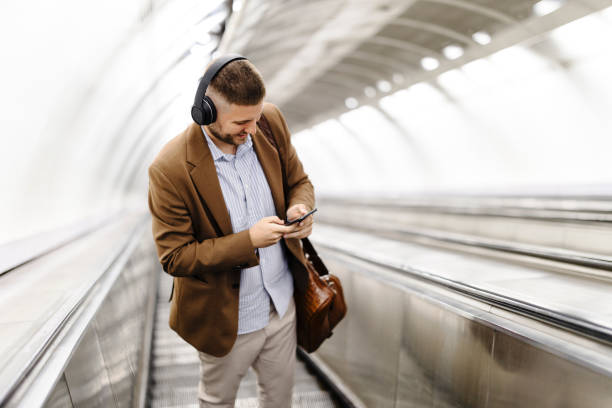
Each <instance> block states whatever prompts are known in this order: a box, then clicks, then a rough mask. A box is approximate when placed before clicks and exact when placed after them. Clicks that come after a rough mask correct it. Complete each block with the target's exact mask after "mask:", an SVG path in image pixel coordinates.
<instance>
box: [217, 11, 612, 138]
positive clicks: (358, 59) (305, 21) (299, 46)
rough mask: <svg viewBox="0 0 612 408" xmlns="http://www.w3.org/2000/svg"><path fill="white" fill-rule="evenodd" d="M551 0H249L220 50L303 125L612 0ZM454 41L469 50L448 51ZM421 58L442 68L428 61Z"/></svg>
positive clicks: (294, 124) (296, 127)
mask: <svg viewBox="0 0 612 408" xmlns="http://www.w3.org/2000/svg"><path fill="white" fill-rule="evenodd" d="M551 1H552V3H551V6H550V7H552V8H551V10H555V8H558V10H555V13H554V14H548V13H546V12H547V10H544V12H540V13H539V12H538V10H537V6H536V7H534V6H535V5H536V3H538V0H513V1H497V0H413V1H404V0H379V1H366V0H319V1H309V2H303V1H299V0H296V1H264V0H245V1H244V3H243V5H242V8H241V10H240V11H239V12H238V13H236V14H234V15H233V16H232V18H231V20H230V22H229V25H228V29H227V31H226V34H225V35H224V37H223V38H222V40H221V45H220V51H221V52H238V53H242V54H244V55H246V56H247V57H248V58H249V59H251V61H253V63H254V64H255V65H256V66H257V67H258V68H259V69H260V71H261V72H262V74H263V76H264V78H265V80H266V84H267V88H268V99H269V100H270V101H272V102H274V103H276V104H277V105H279V107H280V108H281V109H282V110H283V112H285V113H286V116H287V120H288V122H289V123H291V124H292V129H293V130H294V132H298V131H300V130H302V129H305V128H309V127H311V126H313V125H316V124H317V123H320V122H322V121H324V120H326V119H329V118H332V117H337V116H338V115H340V114H342V113H343V112H346V111H347V110H348V108H347V106H346V105H345V102H346V99H347V98H354V99H355V100H356V101H357V103H358V104H360V105H364V104H371V103H374V102H376V101H378V100H379V99H380V98H382V97H384V96H385V94H387V93H389V92H392V91H394V90H397V89H403V88H406V87H407V86H409V85H411V84H413V83H416V82H419V81H423V80H428V79H431V78H433V77H435V76H438V75H440V74H441V73H443V72H445V71H448V70H450V69H452V68H455V67H458V66H461V65H464V64H466V63H467V62H469V61H472V60H475V59H478V58H481V57H483V56H487V55H490V54H492V53H493V52H495V51H497V50H500V49H502V48H506V47H509V46H511V45H513V44H517V43H520V42H523V41H525V40H528V39H530V38H533V37H535V36H537V35H538V34H541V33H543V32H546V31H550V30H551V29H553V28H554V27H557V26H560V25H563V24H565V23H567V22H569V21H572V20H575V19H577V18H580V17H582V16H584V15H587V14H590V13H593V12H594V11H597V10H599V9H602V8H605V7H608V6H610V4H611V3H610V1H608V0H566V1H562V0H560V1H558V2H556V3H558V4H554V3H555V1H554V0H551ZM540 14H543V15H540ZM475 33H478V34H476V36H475V35H474V34H475ZM479 34H483V35H484V38H485V39H484V41H483V40H481V39H480V38H479V37H478V35H479ZM487 36H488V37H489V38H490V42H488V43H486V44H483V42H486V41H489V39H488V38H487ZM481 38H482V36H481ZM479 41H480V42H479ZM448 46H455V48H454V49H455V50H459V51H458V52H459V53H460V54H461V53H462V55H457V54H455V55H451V56H450V57H448V56H445V48H446V47H448ZM424 58H435V61H433V60H429V62H430V63H431V64H434V67H435V66H436V65H438V66H437V67H435V68H434V69H431V70H426V69H424V68H423V64H425V63H426V62H424V61H423V59H424ZM436 61H437V62H436ZM379 81H386V82H387V83H388V85H386V86H385V87H384V88H383V89H384V90H383V91H381V90H380V86H377V83H378V82H379ZM366 88H369V90H367V91H366V92H367V93H368V95H366V94H364V90H366Z"/></svg>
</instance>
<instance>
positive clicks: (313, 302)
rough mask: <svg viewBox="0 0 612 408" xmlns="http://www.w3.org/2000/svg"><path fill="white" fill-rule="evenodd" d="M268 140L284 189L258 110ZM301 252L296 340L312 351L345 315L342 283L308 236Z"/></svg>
mask: <svg viewBox="0 0 612 408" xmlns="http://www.w3.org/2000/svg"><path fill="white" fill-rule="evenodd" d="M257 125H258V126H259V128H260V129H261V130H262V131H263V133H264V135H265V136H266V138H267V139H268V141H269V142H270V143H271V144H272V146H274V148H275V149H276V151H277V152H278V155H279V159H280V162H281V170H282V174H283V191H284V192H285V194H286V193H287V188H286V180H287V179H286V177H285V166H284V162H283V158H282V157H281V154H280V150H279V149H278V145H277V144H276V139H275V138H274V135H273V134H272V130H271V129H270V124H269V123H268V120H267V119H266V117H265V116H264V115H263V114H262V115H261V119H260V120H259V122H258V123H257ZM302 249H303V250H304V256H305V257H306V259H307V260H308V263H307V268H306V269H307V272H308V284H307V285H306V287H305V288H304V290H303V291H302V290H299V291H298V290H296V293H295V296H294V297H295V308H296V313H297V341H298V345H300V346H301V347H302V348H303V349H304V350H305V351H306V352H308V353H312V352H313V351H315V350H316V349H318V348H319V346H320V345H321V343H323V341H325V339H327V338H328V337H330V336H331V335H332V330H333V328H334V327H336V325H337V324H338V323H339V322H340V320H342V318H344V316H345V315H346V302H345V300H344V292H343V291H342V284H341V283H340V279H338V277H337V276H335V275H332V274H331V273H329V271H328V270H327V267H326V266H325V264H324V263H323V261H322V260H321V258H320V257H319V255H318V254H317V251H316V250H315V249H314V247H313V246H312V244H311V243H310V241H309V240H308V238H303V239H302Z"/></svg>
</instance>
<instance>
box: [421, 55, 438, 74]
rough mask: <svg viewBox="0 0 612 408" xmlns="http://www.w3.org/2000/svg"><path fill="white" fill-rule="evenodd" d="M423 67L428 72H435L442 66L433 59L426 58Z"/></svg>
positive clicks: (422, 61) (422, 63) (423, 60)
mask: <svg viewBox="0 0 612 408" xmlns="http://www.w3.org/2000/svg"><path fill="white" fill-rule="evenodd" d="M421 66H422V67H423V69H425V70H426V71H433V70H434V69H436V68H438V67H439V66H440V63H439V62H438V60H437V59H435V58H433V57H425V58H423V59H422V60H421Z"/></svg>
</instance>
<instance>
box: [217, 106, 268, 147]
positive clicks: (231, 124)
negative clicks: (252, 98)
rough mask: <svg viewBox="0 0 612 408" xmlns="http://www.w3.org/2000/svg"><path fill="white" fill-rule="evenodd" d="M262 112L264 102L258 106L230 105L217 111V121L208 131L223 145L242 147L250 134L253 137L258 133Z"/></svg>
mask: <svg viewBox="0 0 612 408" xmlns="http://www.w3.org/2000/svg"><path fill="white" fill-rule="evenodd" d="M262 110H263V101H261V102H260V103H258V104H257V105H234V104H228V105H227V106H224V107H223V108H221V109H218V110H217V120H216V121H215V122H214V123H212V124H210V125H208V127H207V130H209V131H210V133H212V136H214V137H215V138H216V139H218V141H220V142H222V143H223V144H226V145H230V146H238V145H241V144H242V143H244V142H245V141H246V138H247V135H248V134H251V135H253V134H255V132H256V131H257V121H258V120H259V118H260V117H261V112H262ZM228 147H229V146H228Z"/></svg>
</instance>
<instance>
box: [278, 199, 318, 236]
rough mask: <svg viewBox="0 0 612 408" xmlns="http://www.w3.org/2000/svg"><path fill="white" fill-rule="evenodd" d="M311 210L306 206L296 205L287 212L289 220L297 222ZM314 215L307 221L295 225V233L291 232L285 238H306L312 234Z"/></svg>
mask: <svg viewBox="0 0 612 408" xmlns="http://www.w3.org/2000/svg"><path fill="white" fill-rule="evenodd" d="M309 211H310V210H309V209H308V207H306V206H305V205H304V204H295V205H293V206H291V208H289V209H288V210H287V219H288V220H295V219H296V218H300V217H301V216H302V215H304V214H308V212H309ZM313 221H314V219H313V215H309V216H308V217H306V219H305V220H304V221H302V222H300V223H298V224H293V225H292V226H294V227H296V228H295V231H292V232H289V233H287V234H285V235H284V236H283V238H306V237H307V236H309V235H310V234H311V233H312V223H313Z"/></svg>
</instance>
